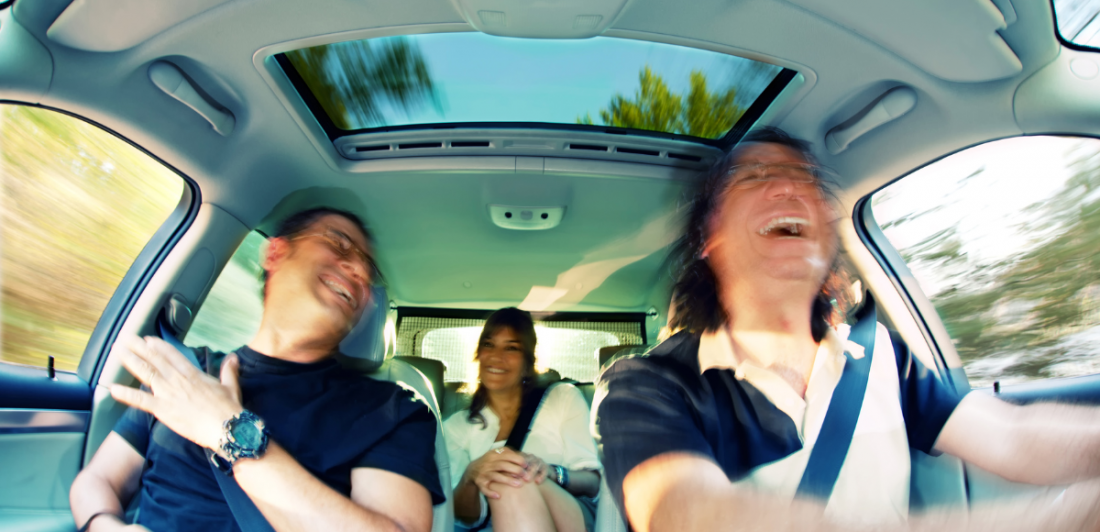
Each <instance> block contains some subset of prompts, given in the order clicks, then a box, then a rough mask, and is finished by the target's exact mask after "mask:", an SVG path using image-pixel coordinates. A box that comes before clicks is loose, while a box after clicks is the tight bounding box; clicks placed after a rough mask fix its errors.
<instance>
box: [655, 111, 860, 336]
mask: <svg viewBox="0 0 1100 532" xmlns="http://www.w3.org/2000/svg"><path fill="white" fill-rule="evenodd" d="M749 142H764V143H771V144H779V145H782V146H786V147H788V148H791V149H793V150H795V151H796V152H798V154H799V155H800V156H801V157H802V158H803V159H804V160H805V161H806V162H807V163H810V164H813V165H815V166H817V165H818V162H817V159H816V158H815V157H814V155H813V153H812V152H811V151H810V143H808V142H806V141H804V140H801V139H796V138H794V137H791V136H790V135H788V134H787V133H786V132H784V131H783V130H781V129H778V128H772V127H765V128H760V129H757V130H754V131H752V132H750V133H749V134H748V135H746V136H745V138H743V139H742V140H741V143H742V144H744V143H749ZM736 157H737V148H736V147H735V148H734V149H733V150H731V151H730V152H728V153H726V155H725V156H724V157H722V158H720V160H719V161H718V162H717V163H716V164H715V165H714V166H713V167H712V168H711V169H710V171H709V172H708V173H707V175H706V177H705V178H704V179H703V181H702V183H701V184H700V186H699V187H698V188H697V189H696V190H695V191H694V193H693V194H692V196H691V199H690V200H688V215H687V218H688V219H687V223H686V224H685V230H684V234H683V236H681V237H680V239H679V240H678V241H677V242H676V244H675V246H674V247H673V250H672V253H671V255H670V262H671V264H672V265H673V268H674V271H673V276H674V278H675V284H674V286H673V289H672V293H673V296H672V307H673V309H672V312H671V314H672V316H673V317H672V319H671V320H669V325H668V326H669V329H671V330H673V331H676V330H687V331H690V332H694V333H701V332H706V331H714V330H717V329H718V328H720V327H722V325H723V324H724V323H726V321H728V319H729V317H728V316H727V315H726V310H725V309H724V308H723V307H722V304H721V302H720V301H719V300H718V279H717V278H716V277H715V275H714V270H712V269H711V267H710V264H709V263H708V262H707V259H706V258H704V257H703V249H704V248H705V247H706V244H707V239H708V238H709V236H710V235H708V234H707V230H708V229H707V228H708V227H709V223H708V222H709V221H710V218H711V216H714V214H715V212H717V210H718V206H719V205H720V203H721V200H722V196H723V194H724V191H725V190H726V188H727V183H728V181H729V179H731V176H730V174H729V168H730V165H732V164H733V163H734V160H735V159H736ZM819 179H820V178H819ZM820 181H821V182H820V183H819V184H820V185H821V187H822V193H823V194H824V195H826V196H827V197H830V198H831V197H832V191H831V190H830V189H831V187H833V186H835V184H833V183H830V182H828V181H827V180H825V179H820ZM846 280H847V276H846V274H845V269H844V268H843V267H842V264H841V262H840V259H839V254H838V256H837V257H835V258H834V260H833V265H832V268H831V271H830V273H829V275H828V276H827V277H826V279H825V282H824V283H822V285H821V290H820V291H819V292H818V294H817V297H816V298H815V299H814V303H813V312H812V314H811V318H810V330H811V332H812V334H813V338H814V341H817V342H820V341H821V339H822V338H824V336H825V332H826V330H828V328H829V327H830V326H831V325H835V324H836V323H837V322H839V321H840V318H841V316H843V314H844V312H845V311H846V310H847V309H846V308H844V307H845V306H846V304H847V303H848V299H849V298H848V297H847V293H846V291H845V290H844V287H845V285H846ZM834 305H835V306H834Z"/></svg>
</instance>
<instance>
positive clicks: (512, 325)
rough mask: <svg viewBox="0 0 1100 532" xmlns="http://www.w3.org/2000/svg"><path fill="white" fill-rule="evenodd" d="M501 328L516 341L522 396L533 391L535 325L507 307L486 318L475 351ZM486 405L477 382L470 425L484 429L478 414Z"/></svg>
mask: <svg viewBox="0 0 1100 532" xmlns="http://www.w3.org/2000/svg"><path fill="white" fill-rule="evenodd" d="M503 327H507V328H509V329H512V332H514V333H515V334H516V336H518V337H519V344H520V350H521V351H523V393H527V391H528V390H530V389H531V388H532V387H534V381H535V344H536V343H537V342H538V338H537V337H536V336H535V322H534V321H532V320H531V314H530V313H529V312H527V311H525V310H520V309H518V308H515V307H508V308H502V309H500V310H498V311H496V312H493V313H492V314H490V315H489V318H488V319H486V320H485V327H483V328H482V329H481V336H479V337H478V339H477V350H478V352H480V351H481V344H482V343H484V342H485V341H486V340H488V339H490V338H492V337H493V335H494V334H496V332H497V331H498V330H500V329H501V328H503ZM476 356H477V355H476V354H475V357H476ZM487 404H489V391H488V390H486V389H485V387H484V386H482V385H481V383H480V382H479V383H478V385H477V390H476V391H475V392H474V397H473V399H472V400H471V401H470V414H469V417H468V418H467V419H468V420H469V421H470V423H475V422H476V423H481V426H482V427H483V428H484V427H485V417H484V416H482V415H481V410H482V409H483V408H485V405H487Z"/></svg>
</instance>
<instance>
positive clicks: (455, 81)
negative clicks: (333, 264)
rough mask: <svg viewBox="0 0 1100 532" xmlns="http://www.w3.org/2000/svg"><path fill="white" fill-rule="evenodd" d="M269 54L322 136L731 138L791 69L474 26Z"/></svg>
mask: <svg viewBox="0 0 1100 532" xmlns="http://www.w3.org/2000/svg"><path fill="white" fill-rule="evenodd" d="M276 59H277V61H278V62H279V64H280V66H281V67H282V68H283V70H284V71H285V72H286V74H287V76H288V77H289V78H290V80H291V81H292V82H293V84H294V86H295V87H296V88H297V90H298V92H299V93H300V94H301V96H302V98H303V99H304V100H305V102H306V104H307V105H308V106H309V107H310V109H311V110H312V112H313V114H314V115H315V116H316V118H317V120H318V121H319V122H320V123H321V125H322V127H323V128H324V129H325V131H326V132H327V133H328V135H329V138H330V139H335V138H338V137H341V136H345V135H349V134H358V133H369V132H376V131H394V130H407V129H424V128H441V127H444V128H453V127H536V128H553V129H563V128H564V129H581V130H598V131H608V130H612V131H613V132H615V133H628V134H639V135H656V136H662V137H670V136H672V137H677V138H684V137H689V138H690V139H687V140H696V141H702V142H705V143H708V144H721V143H724V142H730V141H736V140H737V138H739V137H740V135H741V134H742V133H743V132H744V131H745V130H747V129H748V126H751V124H752V122H754V121H755V120H756V119H757V118H759V116H760V114H761V113H762V112H763V111H764V109H766V108H767V106H768V105H769V104H770V103H771V102H772V100H774V99H775V97H776V96H777V95H778V93H779V91H781V90H782V89H783V87H785V86H786V84H787V83H788V82H789V81H790V80H791V78H793V77H794V74H795V72H794V71H792V70H789V69H784V68H782V67H778V66H775V65H771V64H767V63H763V62H760V61H754V60H751V59H745V58H742V57H737V56H732V55H728V54H723V53H718V52H711V51H706V50H700V49H696V48H689V47H684V46H674V45H669V44H661V43H654V42H646V41H636V40H628V39H616V38H609V37H596V38H592V39H584V40H541V39H515V38H505V37H494V36H489V35H485V34H482V33H476V32H470V33H435V34H425V35H410V36H400V37H382V38H376V39H365V40H360V41H349V42H341V43H335V44H328V45H323V46H316V47H312V48H304V49H300V50H294V51H291V52H287V53H283V54H278V55H277V56H276ZM732 137H736V138H732Z"/></svg>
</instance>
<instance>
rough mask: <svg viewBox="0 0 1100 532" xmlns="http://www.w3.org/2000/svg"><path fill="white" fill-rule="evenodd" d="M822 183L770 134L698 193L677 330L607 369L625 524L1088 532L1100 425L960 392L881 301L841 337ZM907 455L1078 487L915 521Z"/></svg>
mask: <svg viewBox="0 0 1100 532" xmlns="http://www.w3.org/2000/svg"><path fill="white" fill-rule="evenodd" d="M822 175H823V172H822V169H821V168H820V167H819V166H818V165H817V164H816V161H815V159H814V157H813V155H812V154H811V152H810V147H809V144H807V143H806V142H803V141H800V140H798V139H794V138H791V137H790V136H788V135H787V134H786V133H784V132H782V131H779V130H775V129H761V130H758V131H755V132H753V133H750V134H749V135H747V136H746V139H745V140H744V141H743V142H742V143H741V144H740V145H739V146H737V147H736V148H735V149H734V150H733V151H732V152H731V153H730V154H729V155H728V156H727V157H726V158H725V159H724V161H722V163H720V164H719V165H717V166H716V167H715V168H714V169H713V170H712V172H711V173H710V175H709V176H708V177H707V179H706V180H705V181H704V184H703V187H702V189H701V191H700V192H699V193H698V194H697V195H696V196H695V198H694V201H693V202H692V205H691V214H690V218H689V220H688V223H687V226H686V231H685V234H684V237H683V239H682V240H681V241H680V246H679V250H680V251H681V253H682V255H681V256H682V260H681V261H680V268H679V271H678V273H677V279H676V285H675V287H674V293H675V294H676V295H675V299H674V301H673V305H674V307H675V312H674V315H675V318H674V319H673V320H672V322H671V323H670V325H671V328H672V329H673V330H679V332H678V333H676V334H675V335H674V336H672V337H671V338H669V339H667V340H665V341H664V342H663V343H662V344H661V345H659V346H657V347H656V348H654V349H653V350H652V351H650V352H649V354H648V355H647V356H641V357H632V358H629V359H624V360H620V361H618V362H616V363H615V364H614V365H612V366H611V367H610V368H608V369H607V370H605V371H604V373H603V374H602V375H601V377H600V385H599V389H598V390H597V396H596V402H595V403H594V404H596V405H597V406H596V409H597V413H598V415H597V417H596V419H597V420H598V424H599V427H598V429H599V437H600V445H601V450H602V452H603V456H602V458H603V464H604V468H605V472H606V474H607V484H608V486H609V488H610V491H611V492H612V494H614V496H615V497H616V502H617V503H618V505H619V508H620V509H622V510H623V514H624V516H626V518H627V519H628V520H629V521H630V524H631V526H632V527H633V529H634V530H636V531H638V532H651V531H677V532H679V531H707V532H710V531H718V530H937V531H943V530H964V529H965V530H994V529H995V530H1097V529H1098V525H1100V504H1097V501H1098V500H1100V489H1098V488H1100V480H1098V477H1100V410H1098V409H1096V408H1094V407H1083V406H1071V405H1058V404H1034V405H1028V406H1015V405H1011V404H1008V403H1005V402H1003V401H1001V400H999V399H995V398H993V397H990V396H989V395H986V394H982V393H971V394H968V395H965V396H960V395H959V394H957V393H956V392H955V390H954V388H953V387H952V386H950V385H948V384H946V383H944V382H943V381H942V380H940V379H939V378H938V377H937V375H936V374H935V372H933V371H932V370H930V369H928V368H925V367H923V366H922V365H921V363H920V361H919V360H917V358H916V357H913V356H911V354H910V352H909V350H908V348H906V346H905V345H904V344H903V343H901V342H898V341H892V339H891V336H890V334H889V333H888V331H887V330H886V329H885V328H884V327H883V326H881V325H878V324H877V323H876V320H875V317H874V314H873V313H872V312H870V310H871V308H872V307H871V306H870V305H867V306H865V307H864V309H863V310H862V311H861V312H860V313H859V314H860V315H861V316H862V317H861V319H860V320H859V321H858V322H857V323H856V324H855V325H853V326H852V327H851V328H849V327H848V326H847V325H843V324H839V323H837V320H836V315H835V313H834V312H833V306H832V300H836V299H838V298H840V297H842V296H843V294H842V293H840V292H839V291H837V288H839V287H838V286H837V285H835V284H834V283H832V282H831V280H833V279H834V278H835V273H836V271H835V270H836V264H837V262H836V261H837V252H838V237H837V231H836V227H835V225H836V223H837V218H838V212H837V210H836V209H835V207H834V202H833V201H832V196H831V195H830V194H829V188H830V187H829V186H828V183H827V182H826V181H824V180H823V179H822ZM871 338H873V340H871ZM860 368H862V369H860ZM860 371H862V372H864V373H862V374H861V375H862V377H860V378H851V377H856V376H858V375H860V373H859V372H860ZM834 406H836V407H837V410H835V412H836V414H837V415H835V416H834ZM830 419H836V420H844V419H847V420H848V421H849V422H851V424H850V425H844V424H843V423H833V422H831V421H830ZM827 428H828V429H830V430H826V429H827ZM833 429H835V430H833ZM837 449H844V450H843V451H837ZM911 450H914V451H918V452H926V453H939V452H944V453H948V454H952V455H954V456H956V457H959V458H962V459H963V460H965V461H967V462H969V463H972V464H974V465H976V466H978V467H981V468H982V469H985V470H986V471H990V472H993V473H996V474H998V475H1001V476H1003V477H1005V478H1007V479H1010V480H1015V481H1017V482H1027V483H1032V484H1047V485H1051V484H1053V485H1058V484H1070V483H1074V482H1080V483H1079V484H1075V485H1073V486H1070V487H1069V488H1068V489H1066V490H1064V491H1063V490H1061V489H1060V488H1059V489H1057V490H1054V491H1053V492H1052V493H1049V494H1048V495H1044V496H1041V497H1037V498H1035V499H1034V500H1030V501H1029V500H1027V499H1023V500H1015V499H1014V500H1013V502H1012V503H1011V504H1003V505H999V507H997V508H992V507H988V508H983V507H982V505H981V504H975V505H972V507H971V508H970V511H969V513H968V514H965V513H963V512H962V511H959V512H957V513H954V514H950V513H941V514H938V515H934V516H933V515H923V514H922V515H915V516H912V517H910V516H909V515H908V513H909V488H910V451H911ZM820 457H824V458H822V459H818V458H820ZM811 466H813V467H811ZM1086 480H1088V482H1081V481H1086Z"/></svg>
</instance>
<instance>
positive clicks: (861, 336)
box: [797, 292, 878, 501]
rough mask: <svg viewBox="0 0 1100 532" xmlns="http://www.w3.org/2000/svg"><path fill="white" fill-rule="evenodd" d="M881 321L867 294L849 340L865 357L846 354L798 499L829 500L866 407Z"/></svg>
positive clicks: (800, 486)
mask: <svg viewBox="0 0 1100 532" xmlns="http://www.w3.org/2000/svg"><path fill="white" fill-rule="evenodd" d="M877 326H878V319H877V315H876V312H875V302H874V300H873V299H872V298H871V294H870V293H869V292H868V293H867V295H866V301H865V302H864V303H863V308H861V309H860V311H859V319H858V321H857V322H856V324H855V325H854V326H853V327H852V331H851V333H850V334H849V335H848V340H849V341H851V342H854V343H856V344H859V345H860V346H862V347H863V357H862V358H859V359H857V358H855V357H853V356H852V354H851V353H848V352H845V353H844V355H845V356H846V357H847V360H846V361H845V363H844V372H843V373H841V376H840V382H838V383H837V385H836V389H834V390H833V398H832V400H831V401H830V402H829V409H828V410H827V411H826V412H825V420H824V421H823V422H822V424H821V432H820V433H818V436H817V442H816V443H815V444H814V448H813V450H811V451H810V459H809V462H808V463H807V464H806V471H805V472H804V473H803V474H802V481H801V482H800V483H799V484H798V492H797V496H799V497H808V498H815V499H818V500H821V501H828V500H829V496H830V495H832V493H833V487H834V486H836V479H837V477H838V476H839V475H840V468H841V466H843V465H844V458H845V457H846V456H847V455H848V448H849V447H851V445H852V435H853V434H854V433H855V430H856V422H857V421H858V420H859V412H860V410H861V409H862V408H863V397H864V396H865V395H866V392H867V378H868V377H869V376H870V374H871V355H872V354H873V352H874V348H875V329H876V327H877Z"/></svg>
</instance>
